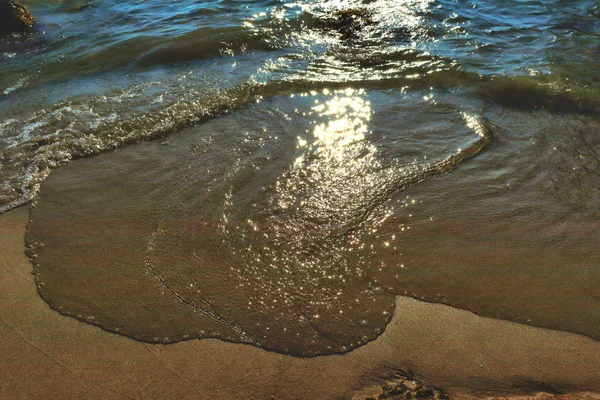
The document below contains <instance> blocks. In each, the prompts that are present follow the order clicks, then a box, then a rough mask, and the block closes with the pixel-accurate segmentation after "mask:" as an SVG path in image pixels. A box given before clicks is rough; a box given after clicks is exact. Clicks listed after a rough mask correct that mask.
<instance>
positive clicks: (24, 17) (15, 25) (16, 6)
mask: <svg viewBox="0 0 600 400" xmlns="http://www.w3.org/2000/svg"><path fill="white" fill-rule="evenodd" d="M34 22H35V18H34V17H33V15H31V13H30V12H29V11H28V10H27V8H25V6H24V5H22V4H20V3H17V2H15V1H11V0H0V34H7V33H13V32H23V31H24V30H26V29H28V28H31V27H32V26H33V23H34Z"/></svg>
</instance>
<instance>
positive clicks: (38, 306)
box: [0, 207, 600, 399]
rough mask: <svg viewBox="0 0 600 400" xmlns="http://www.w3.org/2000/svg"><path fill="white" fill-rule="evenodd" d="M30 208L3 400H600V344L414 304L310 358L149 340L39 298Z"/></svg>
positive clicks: (14, 266) (8, 284)
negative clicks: (444, 397) (394, 390)
mask: <svg viewBox="0 0 600 400" xmlns="http://www.w3.org/2000/svg"><path fill="white" fill-rule="evenodd" d="M28 212H29V210H28V208H27V207H22V208H19V209H16V210H13V211H11V212H8V213H6V214H4V215H2V216H0V249H2V250H1V251H0V337H1V339H0V354H2V357H1V359H0V373H1V375H2V380H1V382H0V398H1V399H39V398H44V399H99V398H102V399H107V398H115V399H123V398H127V399H270V398H274V399H353V398H368V397H369V396H371V397H372V398H383V397H380V396H382V392H383V388H384V386H385V385H386V384H393V383H395V382H398V380H399V379H402V378H403V377H406V376H410V377H411V378H414V379H415V380H417V381H419V382H422V383H423V384H425V385H427V386H428V387H433V388H439V389H442V390H444V391H445V392H447V393H450V394H452V395H457V396H460V397H467V398H468V397H470V396H474V397H483V398H489V397H494V396H502V397H504V396H511V395H512V396H516V395H522V396H529V395H535V394H539V393H555V394H562V393H569V394H571V395H570V396H568V398H600V396H597V395H594V394H593V393H599V392H600V343H599V342H597V341H594V340H592V339H589V338H587V337H583V336H580V335H576V334H571V333H566V332H559V331H552V330H545V329H540V328H533V327H528V326H524V325H519V324H515V323H511V322H505V321H500V320H493V319H488V318H482V317H478V316H476V315H474V314H472V313H470V312H467V311H462V310H457V309H453V308H450V307H447V306H443V305H438V304H429V303H423V302H419V301H416V300H414V299H411V298H405V297H398V298H397V307H396V310H397V311H396V314H395V315H394V318H393V319H392V322H391V323H390V324H389V325H388V327H387V329H386V331H385V332H384V333H383V334H382V335H381V336H380V337H379V338H378V339H377V340H375V341H373V342H371V343H369V344H367V345H365V346H363V347H360V348H358V349H356V350H354V351H352V352H350V353H348V354H345V355H340V356H327V357H316V358H309V359H301V358H294V357H290V356H284V355H281V354H276V353H272V352H268V351H265V350H262V349H258V348H255V347H252V346H247V345H239V344H232V343H225V342H222V341H219V340H191V341H187V342H180V343H176V344H168V345H151V344H146V343H141V342H136V341H134V340H131V339H129V338H126V337H123V336H119V335H116V334H112V333H108V332H105V331H103V330H101V329H99V328H97V327H95V326H91V325H87V324H85V323H82V322H79V321H77V320H75V319H73V318H70V317H66V316H63V315H60V314H59V313H58V312H56V311H53V310H51V309H50V307H49V306H48V305H47V304H46V303H45V302H44V301H43V300H42V299H41V298H40V297H39V296H38V294H37V292H36V288H35V284H34V281H33V276H32V275H31V264H30V262H29V260H28V259H27V257H26V256H25V254H24V234H25V225H26V223H27V220H28ZM560 397H562V396H560ZM565 398H566V397H565Z"/></svg>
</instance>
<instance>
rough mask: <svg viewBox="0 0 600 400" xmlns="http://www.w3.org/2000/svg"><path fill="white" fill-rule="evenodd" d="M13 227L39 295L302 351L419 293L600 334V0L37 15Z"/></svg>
mask: <svg viewBox="0 0 600 400" xmlns="http://www.w3.org/2000/svg"><path fill="white" fill-rule="evenodd" d="M26 4H27V5H28V6H29V7H30V9H31V10H32V11H33V13H34V14H35V15H36V16H37V19H38V25H37V26H36V28H35V30H34V31H32V32H28V33H25V34H21V35H13V36H10V37H5V38H2V39H0V177H1V178H2V183H1V185H0V211H1V212H4V211H7V210H9V209H11V208H14V207H17V206H20V205H23V204H27V203H30V202H31V203H32V214H31V222H30V224H29V226H28V233H27V243H28V246H29V248H30V250H29V254H30V256H31V257H32V262H33V264H34V272H35V274H36V282H37V284H38V291H39V292H40V294H41V295H42V297H43V298H44V299H45V300H46V301H48V302H49V304H50V305H51V306H52V307H53V308H55V309H57V310H59V311H60V312H62V313H64V314H67V315H71V316H73V317H76V318H78V319H80V320H82V321H86V322H88V323H93V324H96V325H99V326H100V327H102V328H104V329H107V330H110V331H114V332H118V333H120V334H124V335H127V336H130V337H133V338H135V339H138V340H144V341H148V342H161V343H169V342H175V341H180V340H186V339H193V338H204V337H216V338H220V339H223V340H228V341H234V342H242V343H248V344H253V345H255V346H259V347H262V348H266V349H269V350H274V351H278V352H282V353H286V354H292V355H296V356H316V355H325V354H333V353H343V352H346V351H350V350H352V349H353V348H356V347H357V346H360V345H362V344H365V343H367V342H368V341H370V340H373V339H375V338H376V337H378V336H379V335H380V334H381V333H382V332H383V331H384V330H385V327H386V324H387V323H388V322H389V320H390V319H391V316H392V315H393V313H394V297H395V296H397V295H406V296H412V297H414V298H417V299H421V300H424V301H431V302H441V303H444V304H449V305H452V306H455V307H460V308H463V309H467V310H471V311H473V312H475V313H477V314H480V315H485V316H490V317H495V318H502V319H507V320H512V321H516V322H520V323H525V324H530V325H535V326H541V327H547V328H551V329H561V330H567V331H572V332H576V333H580V334H584V335H587V336H589V337H592V338H595V339H600V289H598V288H599V287H600V286H599V285H598V282H599V280H600V272H599V271H598V266H599V262H600V246H598V244H599V243H600V208H599V204H600V179H598V178H599V175H600V136H599V135H600V118H599V117H600V79H599V78H600V41H599V37H600V6H599V5H598V3H597V2H596V1H591V0H590V1H533V0H531V1H517V0H511V1H506V2H497V1H491V0H472V1H461V0H455V1H448V0H439V1H435V0H413V1H389V0H374V1H299V2H285V1H252V2H250V1H210V2H209V1H188V2H177V3H174V2H166V1H158V0H152V1H143V2H142V1H138V2H116V1H101V2H100V1H30V2H26Z"/></svg>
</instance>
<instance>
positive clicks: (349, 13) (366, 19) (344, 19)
mask: <svg viewBox="0 0 600 400" xmlns="http://www.w3.org/2000/svg"><path fill="white" fill-rule="evenodd" d="M371 17H372V14H371V13H370V12H369V11H368V10H365V9H360V8H352V9H346V10H340V11H337V12H336V13H335V14H334V15H330V16H328V17H327V18H323V19H322V20H321V25H322V27H323V28H325V29H328V30H331V29H334V30H337V31H339V32H340V33H341V34H342V38H343V39H352V38H355V37H356V36H357V35H358V33H360V31H361V30H362V29H363V28H365V27H366V26H369V25H373V24H375V21H374V20H373V19H372V18H371Z"/></svg>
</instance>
